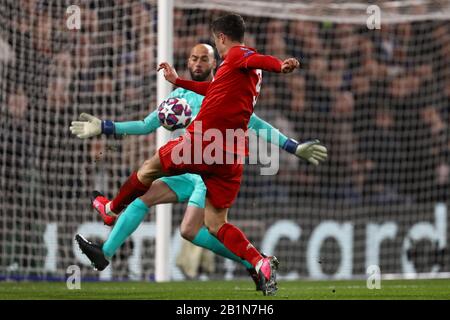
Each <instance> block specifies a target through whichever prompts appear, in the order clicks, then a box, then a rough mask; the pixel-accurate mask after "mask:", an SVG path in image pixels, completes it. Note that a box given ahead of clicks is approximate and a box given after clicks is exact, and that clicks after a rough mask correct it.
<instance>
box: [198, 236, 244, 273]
mask: <svg viewBox="0 0 450 320" xmlns="http://www.w3.org/2000/svg"><path fill="white" fill-rule="evenodd" d="M192 243H193V244H195V245H196V246H199V247H202V248H205V249H208V250H211V251H212V252H214V253H216V254H218V255H220V256H222V257H225V258H228V259H231V260H233V261H236V262H239V263H242V264H243V265H244V267H246V268H247V269H251V268H253V266H252V265H251V264H250V263H248V262H247V261H245V260H243V259H241V258H239V257H238V256H237V255H235V254H234V253H233V252H231V251H230V250H228V249H227V248H226V247H225V246H224V245H223V243H222V242H220V241H219V240H218V239H217V238H216V237H214V236H213V235H212V234H211V233H209V231H208V229H206V227H201V228H200V230H199V231H198V233H197V235H196V236H195V238H194V240H192Z"/></svg>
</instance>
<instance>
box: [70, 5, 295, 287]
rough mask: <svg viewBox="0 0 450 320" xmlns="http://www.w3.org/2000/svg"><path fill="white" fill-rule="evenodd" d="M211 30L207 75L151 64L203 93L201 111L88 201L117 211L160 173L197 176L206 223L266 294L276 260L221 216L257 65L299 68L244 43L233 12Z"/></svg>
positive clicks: (92, 252)
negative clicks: (120, 181)
mask: <svg viewBox="0 0 450 320" xmlns="http://www.w3.org/2000/svg"><path fill="white" fill-rule="evenodd" d="M212 32H213V36H214V40H215V44H216V48H217V50H218V52H219V54H220V55H221V57H222V59H223V62H222V64H221V65H220V66H219V68H218V70H217V73H216V76H215V78H214V79H213V81H211V82H195V81H188V80H183V79H180V78H179V77H178V75H177V73H176V71H175V69H173V67H172V66H170V65H169V64H168V63H161V64H160V66H159V68H158V71H159V70H161V69H162V70H163V71H164V76H165V78H166V80H168V81H170V82H171V83H173V84H175V85H177V86H180V87H183V88H185V89H188V90H191V91H194V92H196V93H198V94H201V95H205V99H204V100H203V103H202V106H201V108H200V112H199V113H198V115H197V117H196V118H195V120H194V121H193V122H192V123H191V124H190V125H189V127H188V128H187V132H186V134H185V135H184V136H182V137H180V138H178V139H175V140H171V141H169V142H168V143H167V144H166V145H164V146H162V147H161V148H160V149H159V151H158V152H157V153H156V154H155V155H154V156H153V157H152V158H151V159H149V160H147V161H145V162H144V164H143V165H142V166H141V167H140V169H139V170H138V171H137V173H134V174H132V175H131V176H130V177H129V179H128V180H127V181H126V182H125V184H124V185H123V186H122V187H121V189H120V191H119V193H118V195H117V196H116V197H115V198H114V200H112V201H111V203H110V207H109V208H108V207H107V205H106V203H108V205H109V200H107V199H106V200H103V199H96V200H94V204H95V205H96V208H97V210H104V211H105V212H107V211H108V210H110V211H113V212H115V213H119V212H120V211H121V210H123V208H124V207H125V206H126V205H127V204H129V203H130V202H131V201H133V200H134V199H135V198H137V197H140V199H141V200H142V201H143V202H144V203H147V202H149V199H148V198H147V197H148V193H146V191H147V190H148V189H149V187H150V185H151V184H152V182H153V181H154V180H156V179H157V178H159V177H161V176H167V175H179V174H183V173H196V174H199V175H201V177H202V179H203V180H204V183H205V185H206V187H207V189H208V190H207V199H206V207H205V225H206V226H207V227H208V230H209V231H210V232H211V233H212V234H213V235H215V236H216V237H217V238H218V239H219V240H220V241H221V242H222V243H223V244H224V245H225V247H227V248H228V249H229V250H230V251H231V252H233V253H234V254H236V255H237V256H239V257H241V258H242V259H245V260H247V261H248V262H250V263H251V264H252V265H253V266H254V267H255V269H256V270H257V272H258V275H259V280H260V284H261V287H262V288H263V293H264V294H265V295H273V294H275V292H276V290H277V286H276V269H277V267H278V261H277V260H276V258H275V257H263V256H262V255H261V253H260V252H258V250H256V248H255V247H254V246H253V245H252V244H251V243H250V242H249V241H248V239H247V238H246V237H245V235H244V234H243V233H242V231H241V230H240V229H239V228H237V227H236V226H234V225H232V224H230V223H228V222H227V214H228V209H229V208H230V207H231V205H232V203H233V202H234V200H235V199H236V197H237V194H238V192H239V188H240V183H241V177H242V172H243V157H245V155H247V153H248V149H247V144H246V143H245V140H246V137H245V132H246V131H247V124H248V122H249V119H250V116H251V114H252V113H253V107H254V104H255V102H256V99H257V96H258V94H259V87H260V85H261V72H260V70H259V69H262V70H266V71H271V72H278V73H289V72H292V71H293V70H295V69H296V68H297V67H299V62H298V61H297V60H296V59H293V58H291V59H287V60H285V61H283V62H282V61H280V60H279V59H277V58H275V57H271V56H265V55H260V54H258V53H257V52H256V50H254V49H252V48H249V47H246V46H244V45H243V38H244V33H245V23H244V21H243V19H242V17H240V16H239V15H235V14H231V15H227V16H223V17H221V18H219V19H217V20H215V21H214V22H213V23H212ZM211 132H213V133H214V134H211ZM212 136H214V139H212ZM220 136H221V137H222V139H219V138H220ZM236 141H237V142H238V143H236ZM211 150H213V152H211ZM230 159H231V161H230ZM180 160H181V161H180ZM211 160H213V161H211ZM103 204H104V205H103ZM102 205H103V207H102ZM76 239H77V241H78V243H79V245H80V248H81V249H82V251H83V252H84V253H85V254H86V255H87V256H88V258H89V259H91V261H93V262H95V259H96V257H97V256H98V255H99V254H102V253H101V247H99V246H97V245H95V244H93V243H91V242H89V241H86V240H85V239H83V238H82V237H79V236H78V235H77V237H76ZM99 252H100V253H99ZM102 256H103V254H102Z"/></svg>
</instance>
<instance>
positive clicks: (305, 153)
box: [70, 44, 322, 289]
mask: <svg viewBox="0 0 450 320" xmlns="http://www.w3.org/2000/svg"><path fill="white" fill-rule="evenodd" d="M215 68H216V60H215V58H214V50H213V48H212V47H211V46H209V45H207V44H198V45H196V46H195V47H194V48H192V50H191V54H190V57H189V59H188V69H189V72H190V75H191V78H192V79H193V80H195V81H211V80H212V78H213V72H214V69H215ZM169 97H178V98H184V99H186V100H187V102H188V103H189V105H190V106H191V109H192V114H193V116H195V115H196V114H197V113H198V112H199V109H200V106H201V104H202V101H203V98H204V97H203V96H201V95H199V94H196V93H194V92H192V91H189V90H186V89H182V88H178V89H176V90H174V91H173V92H172V93H171V94H170V96H169ZM80 118H81V120H83V121H74V122H72V125H71V127H70V130H71V132H72V133H73V134H75V135H76V136H77V137H79V138H81V139H85V138H89V137H93V136H97V135H100V134H102V133H103V134H116V135H123V134H131V135H140V134H150V133H152V132H154V131H155V130H156V129H157V128H159V127H160V126H161V124H160V122H159V119H158V116H157V112H156V111H153V112H152V113H150V114H149V115H148V116H147V117H146V118H145V119H144V120H143V121H127V122H112V121H109V120H105V121H102V120H100V119H98V118H96V117H94V116H92V115H89V114H81V115H80ZM248 127H249V128H251V129H252V130H254V131H255V133H256V134H257V135H259V134H261V133H262V134H261V136H262V137H263V138H265V139H266V140H267V141H268V142H271V143H274V144H276V145H278V146H280V147H281V148H282V149H284V150H286V151H288V152H290V153H292V154H295V155H296V156H298V157H300V158H304V159H306V160H308V161H309V162H311V163H313V164H315V165H316V164H318V162H319V161H318V160H322V159H315V158H314V157H312V156H311V155H310V153H311V148H314V147H315V146H317V145H318V141H312V142H307V143H304V144H299V143H297V142H296V141H295V140H293V139H289V138H287V137H286V136H285V135H283V134H282V133H280V132H279V131H278V130H277V129H275V128H273V127H272V126H271V125H270V124H268V123H267V122H265V121H263V120H262V119H260V118H259V117H257V116H256V115H255V114H253V115H252V117H251V118H250V122H249V125H248ZM261 129H266V130H262V131H261ZM266 132H267V133H266ZM264 133H266V134H264ZM272 137H276V139H275V140H274V141H272ZM135 181H136V182H138V181H137V179H136V180H135ZM136 187H142V189H144V188H145V190H143V191H144V192H145V191H147V190H148V187H145V186H139V185H136ZM147 196H148V199H149V200H150V201H146V202H147V204H149V203H150V205H146V204H145V203H144V202H143V201H142V200H141V199H140V198H137V199H135V200H134V201H133V202H131V201H130V202H131V203H130V205H129V206H128V207H127V209H126V210H125V211H124V212H123V213H122V214H121V215H120V218H119V219H117V215H116V214H119V213H120V212H121V211H122V210H123V209H125V207H122V206H114V201H111V202H110V201H109V200H108V199H107V198H106V197H104V196H103V195H101V194H100V193H96V194H95V195H94V198H95V199H94V200H93V206H94V208H95V209H96V210H97V211H98V212H99V214H100V216H101V217H102V219H103V221H104V222H105V224H107V225H110V226H112V225H114V224H115V225H114V228H113V230H112V232H111V233H110V235H109V237H108V239H107V241H106V242H105V243H104V244H103V246H102V251H103V255H104V256H105V257H106V258H108V259H110V258H111V257H112V256H113V255H114V254H115V252H116V251H117V249H118V248H119V247H120V246H121V245H122V244H123V243H124V242H125V240H126V239H127V238H128V237H129V236H130V235H131V234H132V233H133V232H134V230H136V228H137V227H138V226H139V224H140V223H141V222H142V221H143V219H144V217H145V215H146V214H147V212H148V210H149V207H150V206H154V205H157V204H161V203H174V202H185V201H188V206H187V209H186V212H185V215H184V217H183V220H182V222H181V227H180V231H181V236H182V237H183V238H185V239H186V240H188V241H191V242H192V243H193V244H195V245H197V246H200V247H203V248H206V249H209V250H211V251H213V252H215V253H216V254H219V255H221V256H223V257H225V258H228V259H232V260H234V261H236V262H239V263H242V264H243V265H244V266H245V267H246V269H247V270H248V272H249V274H250V275H251V276H252V279H253V280H254V281H255V283H256V284H257V285H258V275H257V273H256V271H255V269H254V268H253V266H252V265H251V264H250V263H249V262H247V261H245V260H242V259H241V258H239V257H238V256H236V255H235V254H233V253H232V252H231V251H229V250H228V249H227V248H226V247H225V246H224V245H223V244H222V243H221V242H220V241H219V240H218V239H217V238H216V237H214V236H213V235H212V234H210V233H209V231H208V229H207V228H206V227H205V226H204V207H205V198H206V186H205V185H204V183H203V180H202V178H201V177H200V176H199V175H196V174H183V175H179V176H170V177H162V178H160V179H158V180H156V181H154V182H153V184H152V185H151V187H150V190H149V192H148V193H147V194H146V197H147ZM120 202H122V203H123V202H127V201H126V199H120ZM128 203H129V202H128ZM116 220H117V223H116ZM83 240H84V239H83ZM91 260H92V259H91ZM101 261H102V262H101V263H96V264H95V265H94V266H95V267H96V269H98V270H103V269H104V268H106V266H107V265H108V263H109V262H108V260H107V259H101ZM257 289H258V288H257Z"/></svg>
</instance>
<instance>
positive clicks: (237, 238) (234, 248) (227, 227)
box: [217, 223, 263, 267]
mask: <svg viewBox="0 0 450 320" xmlns="http://www.w3.org/2000/svg"><path fill="white" fill-rule="evenodd" d="M217 239H219V241H220V242H222V243H223V244H224V246H225V247H227V248H228V250H230V251H231V252H233V253H234V254H235V255H237V256H238V257H239V258H242V259H245V260H247V261H248V262H250V263H251V265H252V266H254V267H255V266H256V264H257V263H258V261H259V260H261V259H262V258H263V256H262V255H261V254H260V253H259V252H258V250H256V249H255V247H254V246H253V245H252V244H251V243H250V241H248V239H247V238H246V237H245V234H244V233H243V232H242V231H241V230H239V228H237V227H235V226H234V225H232V224H230V223H225V224H224V225H223V226H222V227H221V228H220V229H219V231H218V232H217Z"/></svg>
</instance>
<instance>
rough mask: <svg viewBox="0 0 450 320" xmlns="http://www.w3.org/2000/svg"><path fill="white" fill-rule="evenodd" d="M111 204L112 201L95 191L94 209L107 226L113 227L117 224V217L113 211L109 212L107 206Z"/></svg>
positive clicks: (93, 194)
mask: <svg viewBox="0 0 450 320" xmlns="http://www.w3.org/2000/svg"><path fill="white" fill-rule="evenodd" d="M109 202H111V201H110V200H109V199H108V198H106V197H105V196H104V195H103V194H101V193H100V192H98V191H94V192H93V193H92V200H91V203H92V207H94V209H95V210H96V211H97V212H98V213H99V214H100V217H101V218H102V220H103V222H104V223H105V224H106V225H107V226H113V225H114V224H115V223H116V220H117V215H116V214H115V213H114V212H112V211H110V212H108V211H107V208H106V207H107V206H106V205H107V204H108V203H109Z"/></svg>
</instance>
